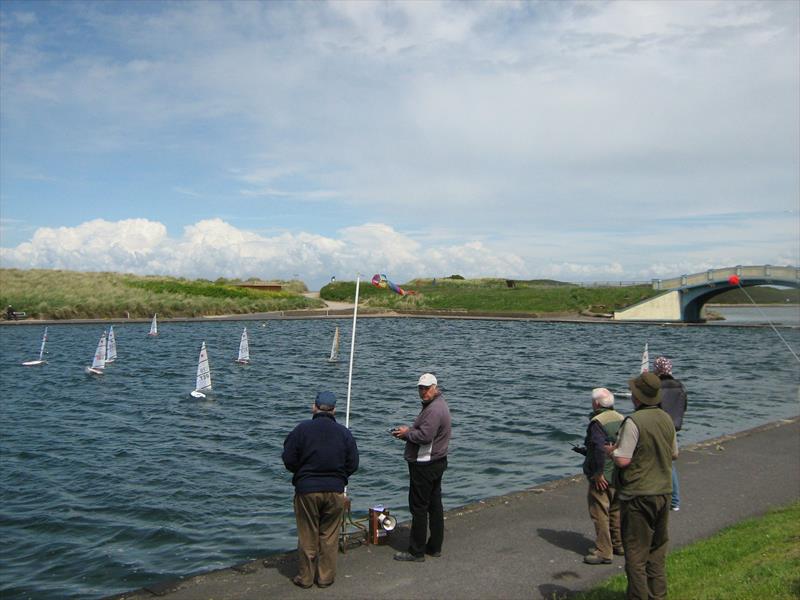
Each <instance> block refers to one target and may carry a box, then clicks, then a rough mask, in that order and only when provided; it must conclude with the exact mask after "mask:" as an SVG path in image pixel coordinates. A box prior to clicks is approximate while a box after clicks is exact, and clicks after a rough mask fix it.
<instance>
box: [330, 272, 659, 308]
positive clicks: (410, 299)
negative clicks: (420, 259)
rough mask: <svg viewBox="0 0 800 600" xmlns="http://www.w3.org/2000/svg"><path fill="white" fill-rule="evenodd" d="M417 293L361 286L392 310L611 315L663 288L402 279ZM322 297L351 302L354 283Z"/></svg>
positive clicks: (363, 293) (364, 296) (371, 300)
mask: <svg viewBox="0 0 800 600" xmlns="http://www.w3.org/2000/svg"><path fill="white" fill-rule="evenodd" d="M401 287H402V288H403V289H405V290H413V291H415V292H416V293H415V294H412V295H408V296H400V295H398V294H395V293H393V292H392V291H391V290H388V289H380V288H376V287H375V286H373V285H371V284H370V283H369V282H366V283H365V284H362V285H361V287H360V289H359V302H360V303H362V302H363V303H364V305H366V306H369V307H375V308H385V309H390V310H399V311H402V310H441V311H468V312H479V313H531V314H577V313H580V312H591V313H600V314H608V313H611V312H613V311H614V310H617V309H620V308H623V307H625V306H630V305H631V304H635V303H636V302H639V301H641V300H644V299H645V298H650V297H652V296H655V295H656V294H657V293H658V292H656V291H655V290H653V289H652V287H651V286H649V285H633V286H613V287H611V286H609V287H583V286H579V285H574V284H569V283H562V282H558V281H551V280H531V281H514V287H513V288H512V287H508V285H507V284H506V280H505V279H450V278H446V279H437V280H436V282H435V283H434V281H433V280H431V279H414V280H412V281H410V282H409V283H405V284H402V285H401ZM320 297H321V298H322V299H323V300H331V301H338V302H352V301H353V298H354V297H355V282H352V281H342V282H335V283H329V284H328V285H326V286H325V287H323V288H322V289H321V290H320Z"/></svg>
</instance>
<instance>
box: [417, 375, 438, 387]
mask: <svg viewBox="0 0 800 600" xmlns="http://www.w3.org/2000/svg"><path fill="white" fill-rule="evenodd" d="M436 383H437V382H436V376H435V375H431V374H430V373H425V374H424V375H423V376H422V377H420V378H419V381H418V382H417V385H424V386H425V387H430V386H432V385H436Z"/></svg>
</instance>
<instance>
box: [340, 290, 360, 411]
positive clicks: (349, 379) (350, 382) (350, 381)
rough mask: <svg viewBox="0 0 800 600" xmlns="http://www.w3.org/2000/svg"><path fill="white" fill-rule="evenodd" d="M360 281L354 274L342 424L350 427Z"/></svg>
mask: <svg viewBox="0 0 800 600" xmlns="http://www.w3.org/2000/svg"><path fill="white" fill-rule="evenodd" d="M359 283H361V275H360V274H359V275H356V298H355V305H354V306H353V335H351V336H350V370H349V373H348V375H347V412H345V417H344V426H345V427H350V389H351V388H352V385H353V356H354V355H355V349H356V320H357V319H358V285H359Z"/></svg>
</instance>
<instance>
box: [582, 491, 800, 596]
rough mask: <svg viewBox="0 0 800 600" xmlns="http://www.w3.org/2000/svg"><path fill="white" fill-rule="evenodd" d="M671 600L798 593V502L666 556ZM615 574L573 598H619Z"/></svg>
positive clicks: (620, 584)
mask: <svg viewBox="0 0 800 600" xmlns="http://www.w3.org/2000/svg"><path fill="white" fill-rule="evenodd" d="M667 585H668V590H669V597H670V598H671V599H672V600H765V599H767V598H769V599H770V600H790V599H793V600H797V599H798V598H800V502H797V503H795V504H791V505H789V506H788V507H785V508H782V509H778V510H774V511H771V512H770V513H768V514H767V515H766V516H764V517H760V518H756V519H749V520H747V521H743V522H742V523H739V524H737V525H734V526H732V527H729V528H727V529H724V530H723V531H721V532H719V533H718V534H716V535H715V536H713V537H711V538H709V539H707V540H703V541H701V542H697V543H695V544H692V545H690V546H687V547H686V548H683V549H681V550H679V551H677V552H674V553H671V554H669V555H668V556H667ZM625 587H626V580H625V576H624V575H617V576H615V577H612V578H611V579H609V580H607V581H606V582H604V583H602V584H601V585H599V586H597V587H596V588H594V589H592V590H590V591H588V592H585V593H583V594H579V595H577V596H573V598H575V599H576V600H622V599H623V598H624V597H625Z"/></svg>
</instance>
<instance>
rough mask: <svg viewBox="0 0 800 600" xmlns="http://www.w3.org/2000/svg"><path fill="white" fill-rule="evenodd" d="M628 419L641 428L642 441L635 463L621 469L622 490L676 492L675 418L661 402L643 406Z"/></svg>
mask: <svg viewBox="0 0 800 600" xmlns="http://www.w3.org/2000/svg"><path fill="white" fill-rule="evenodd" d="M628 419H630V420H631V421H633V422H634V423H635V424H636V427H637V428H638V429H639V442H638V443H637V444H636V449H635V450H634V451H633V457H632V458H631V463H630V465H628V467H627V468H625V469H617V477H618V478H619V484H618V485H621V487H620V490H621V491H622V493H624V494H626V495H628V496H659V495H662V494H671V493H672V440H673V439H674V438H675V426H674V425H673V424H672V419H671V418H670V416H669V415H668V414H667V413H665V412H664V411H663V410H661V409H660V408H658V407H657V406H643V407H641V408H639V409H638V410H636V411H635V412H634V413H633V414H632V415H629V416H628Z"/></svg>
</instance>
